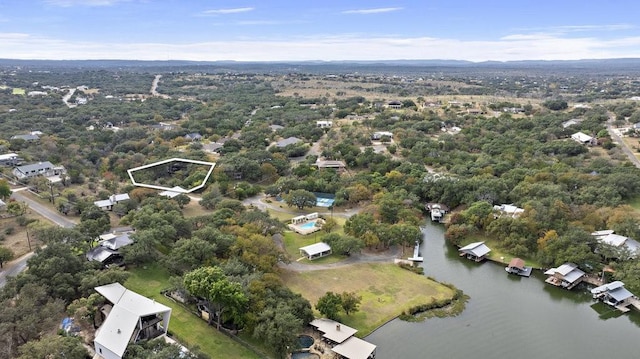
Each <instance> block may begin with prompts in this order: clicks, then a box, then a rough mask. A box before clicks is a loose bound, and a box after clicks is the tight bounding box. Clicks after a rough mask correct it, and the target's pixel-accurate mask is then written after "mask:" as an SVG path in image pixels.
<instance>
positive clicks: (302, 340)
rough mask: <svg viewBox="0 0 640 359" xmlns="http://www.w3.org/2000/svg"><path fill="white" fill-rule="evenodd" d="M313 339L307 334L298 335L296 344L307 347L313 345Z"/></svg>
mask: <svg viewBox="0 0 640 359" xmlns="http://www.w3.org/2000/svg"><path fill="white" fill-rule="evenodd" d="M313 342H314V339H313V337H311V336H309V335H305V334H302V335H298V344H299V345H300V347H301V348H309V347H311V346H312V345H313Z"/></svg>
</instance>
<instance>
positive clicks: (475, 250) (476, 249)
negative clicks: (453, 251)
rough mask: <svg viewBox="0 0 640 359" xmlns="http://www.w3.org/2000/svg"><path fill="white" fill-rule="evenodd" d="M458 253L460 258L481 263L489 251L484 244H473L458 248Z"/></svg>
mask: <svg viewBox="0 0 640 359" xmlns="http://www.w3.org/2000/svg"><path fill="white" fill-rule="evenodd" d="M458 251H459V252H460V257H467V259H471V260H472V261H476V262H482V261H483V260H484V259H485V258H486V257H487V254H489V252H491V249H490V248H489V247H487V246H486V245H485V244H484V242H474V243H471V244H468V245H466V246H464V247H462V248H460V249H459V250H458Z"/></svg>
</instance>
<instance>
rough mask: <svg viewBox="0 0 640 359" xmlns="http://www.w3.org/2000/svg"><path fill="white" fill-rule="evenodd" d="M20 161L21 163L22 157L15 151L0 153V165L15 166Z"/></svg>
mask: <svg viewBox="0 0 640 359" xmlns="http://www.w3.org/2000/svg"><path fill="white" fill-rule="evenodd" d="M20 163H22V158H20V157H18V155H17V154H15V153H5V154H3V155H0V165H2V166H17V165H19V164H20Z"/></svg>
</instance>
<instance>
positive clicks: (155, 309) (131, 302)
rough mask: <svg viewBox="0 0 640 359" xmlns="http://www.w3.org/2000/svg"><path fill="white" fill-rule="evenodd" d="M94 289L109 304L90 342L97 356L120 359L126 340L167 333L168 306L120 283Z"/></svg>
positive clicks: (148, 338) (126, 343)
mask: <svg viewBox="0 0 640 359" xmlns="http://www.w3.org/2000/svg"><path fill="white" fill-rule="evenodd" d="M95 290H96V292H98V293H100V294H101V295H102V296H103V297H105V298H106V299H107V300H108V301H109V302H111V303H112V305H113V306H112V307H111V309H110V310H109V311H108V313H107V314H106V318H105V319H104V322H103V323H102V325H101V326H100V328H98V329H97V330H96V336H95V339H94V341H93V343H94V347H95V352H96V355H98V358H103V359H121V358H122V357H123V356H124V354H125V351H126V350H127V346H128V345H129V343H136V342H139V341H141V340H150V339H155V338H158V337H161V336H165V335H166V334H167V330H168V329H169V320H170V318H171V308H169V307H167V306H165V305H163V304H160V303H158V302H156V301H155V300H151V299H149V298H146V297H144V296H142V295H140V294H138V293H136V292H133V291H130V290H128V289H127V288H125V287H124V286H122V285H121V284H120V283H112V284H107V285H103V286H100V287H96V288H95Z"/></svg>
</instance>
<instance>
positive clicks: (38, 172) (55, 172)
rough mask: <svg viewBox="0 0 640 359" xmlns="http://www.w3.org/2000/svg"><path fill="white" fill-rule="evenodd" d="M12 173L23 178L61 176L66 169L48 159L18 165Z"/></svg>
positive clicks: (18, 177) (20, 178)
mask: <svg viewBox="0 0 640 359" xmlns="http://www.w3.org/2000/svg"><path fill="white" fill-rule="evenodd" d="M12 173H13V175H14V176H15V177H16V178H17V179H19V180H22V179H29V178H33V177H37V176H45V177H51V176H59V175H61V174H64V173H65V169H64V167H62V166H54V165H53V164H52V163H51V162H49V161H46V162H39V163H33V164H30V165H24V166H19V167H16V168H14V169H13V172H12Z"/></svg>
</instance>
